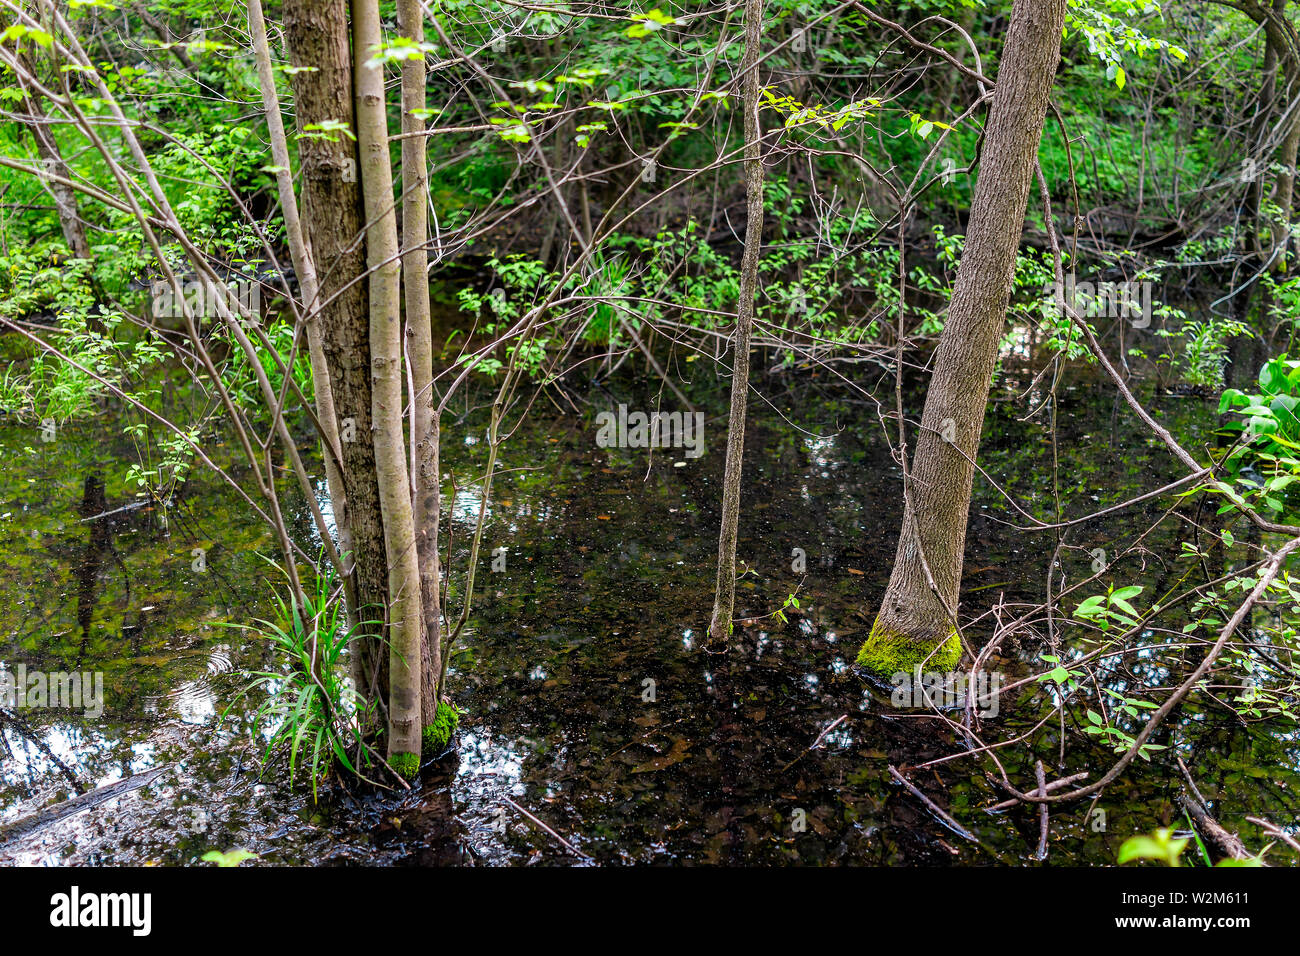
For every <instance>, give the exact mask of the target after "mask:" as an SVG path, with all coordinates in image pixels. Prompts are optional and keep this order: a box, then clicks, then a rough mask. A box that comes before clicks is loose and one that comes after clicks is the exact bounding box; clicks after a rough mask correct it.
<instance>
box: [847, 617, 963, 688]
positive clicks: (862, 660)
mask: <svg viewBox="0 0 1300 956" xmlns="http://www.w3.org/2000/svg"><path fill="white" fill-rule="evenodd" d="M960 660H961V640H960V639H959V638H958V637H957V635H956V634H951V635H949V636H948V638H947V639H946V640H944V641H943V642H942V643H940V644H938V645H935V644H934V643H932V642H930V641H925V640H918V639H917V638H914V637H909V636H908V635H907V634H902V633H900V632H898V631H894V630H891V629H890V628H887V627H882V626H881V623H880V621H879V619H877V621H876V623H875V624H874V625H873V626H872V628H871V635H870V636H869V637H868V638H867V640H866V643H865V644H863V645H862V649H861V650H860V651H858V660H857V662H858V664H859V665H860V666H862V667H865V668H866V669H867V670H869V671H871V672H872V673H875V674H880V675H883V676H886V677H890V676H892V675H894V674H900V673H901V674H911V673H913V672H914V671H915V670H916V669H917V668H918V667H919V668H920V669H921V670H923V671H925V672H927V673H929V672H942V673H947V672H948V671H950V670H953V669H954V668H955V667H956V666H957V662H958V661H960Z"/></svg>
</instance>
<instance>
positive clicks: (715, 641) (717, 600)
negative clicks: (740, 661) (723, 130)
mask: <svg viewBox="0 0 1300 956" xmlns="http://www.w3.org/2000/svg"><path fill="white" fill-rule="evenodd" d="M762 29H763V0H745V53H744V56H743V57H742V58H741V64H740V69H741V74H742V76H743V77H744V96H743V100H744V108H745V197H746V199H747V200H748V204H749V216H748V219H747V220H746V223H745V252H744V256H743V257H742V259H741V264H740V297H739V300H738V302H737V304H736V344H735V350H734V352H733V357H732V366H731V413H730V415H729V417H728V419H727V471H726V475H725V477H724V478H723V484H722V528H721V531H720V533H719V535H718V578H717V583H716V585H715V587H714V599H713V619H712V621H711V622H710V623H709V643H710V644H711V645H713V646H715V647H719V646H722V645H723V644H725V643H726V641H727V640H728V638H729V637H730V636H731V616H732V613H733V611H734V610H735V604H736V537H737V534H738V532H739V528H740V478H741V470H742V465H743V459H744V453H745V409H746V402H747V400H748V398H749V340H750V336H751V334H752V333H753V328H754V298H755V296H756V294H757V292H758V252H759V248H760V247H761V246H762V244H763V152H762V143H761V142H760V139H759V137H760V135H761V129H760V126H759V122H758V93H759V83H758V52H759V45H760V43H761V42H762Z"/></svg>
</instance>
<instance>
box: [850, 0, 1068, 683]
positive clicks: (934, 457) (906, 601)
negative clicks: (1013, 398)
mask: <svg viewBox="0 0 1300 956" xmlns="http://www.w3.org/2000/svg"><path fill="white" fill-rule="evenodd" d="M1065 8H1066V0H1016V2H1015V5H1014V7H1013V8H1012V12H1011V24H1010V28H1009V30H1008V32H1007V41H1006V47H1005V49H1004V52H1003V56H1002V65H1001V67H1000V69H999V71H998V81H997V90H996V92H995V93H994V97H993V103H992V107H991V108H990V111H989V119H988V124H987V128H986V131H985V140H984V150H983V157H984V161H983V163H982V164H981V171H980V175H979V179H978V181H977V183H976V186H975V196H974V201H973V202H972V204H971V216H970V225H969V229H968V234H967V236H966V245H965V251H964V252H963V255H962V259H961V265H960V266H959V268H958V270H957V280H956V284H955V285H954V288H953V295H952V303H951V305H950V308H949V310H948V320H947V323H946V324H945V326H944V329H943V335H942V336H941V337H940V340H939V346H938V349H937V351H936V353H935V357H934V373H933V375H932V377H931V380H930V387H929V390H928V391H927V393H926V401H925V411H924V413H923V415H922V419H921V432H920V436H919V438H918V439H917V449H916V461H915V465H914V467H913V469H912V471H911V474H910V476H908V475H907V474H906V472H905V476H904V478H905V484H904V497H905V499H906V501H905V507H904V516H903V528H902V533H901V535H900V537H899V542H898V552H897V555H896V556H895V559H894V568H893V573H892V575H891V577H890V580H889V587H888V589H887V590H886V591H885V596H884V599H883V600H882V602H881V607H880V612H879V614H878V616H877V617H876V621H875V625H874V626H873V627H872V629H871V635H870V637H869V638H868V639H867V641H866V643H865V644H864V645H863V647H862V650H861V652H860V653H859V655H858V663H859V664H861V665H863V666H864V667H866V668H867V669H869V670H871V671H875V672H877V673H882V674H893V673H897V672H899V671H903V672H911V671H912V670H913V669H914V668H915V667H917V666H918V665H921V664H926V666H927V669H929V670H949V669H951V668H953V667H955V666H956V664H957V662H958V660H959V659H960V657H961V642H960V639H959V637H958V635H957V632H956V619H955V615H956V612H957V602H958V598H959V596H960V585H961V570H962V556H963V552H964V550H965V543H966V519H967V516H968V513H969V510H970V498H971V486H972V481H973V476H974V462H975V459H976V455H977V454H978V452H979V440H980V432H981V430H982V428H983V425H984V412H985V408H986V406H987V404H988V395H989V384H990V381H991V379H992V375H993V368H994V365H995V364H996V362H997V356H998V343H999V341H1000V340H1001V338H1002V330H1003V327H1004V325H1005V323H1006V312H1007V303H1008V300H1009V298H1010V293H1011V281H1012V277H1013V275H1014V273H1015V264H1016V251H1017V249H1018V248H1019V245H1020V238H1021V234H1022V232H1023V230H1024V221H1025V210H1026V207H1027V205H1028V200H1029V188H1030V183H1031V181H1032V179H1033V174H1034V168H1035V162H1036V160H1037V156H1038V146H1039V141H1040V139H1041V137H1042V131H1043V119H1044V117H1045V115H1046V111H1047V102H1048V97H1049V95H1050V93H1051V89H1052V79H1053V76H1054V74H1055V72H1056V66H1057V63H1058V62H1059V59H1060V49H1061V30H1062V28H1063V25H1064V22H1065ZM948 439H950V440H948ZM905 453H906V448H905V446H904V454H905ZM909 477H910V480H908V479H909ZM927 662H928V663H927Z"/></svg>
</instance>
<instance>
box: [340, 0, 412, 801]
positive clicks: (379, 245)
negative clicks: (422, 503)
mask: <svg viewBox="0 0 1300 956" xmlns="http://www.w3.org/2000/svg"><path fill="white" fill-rule="evenodd" d="M381 42H382V32H381V30H380V25H379V4H378V0H353V4H352V50H353V57H354V60H353V63H354V66H353V76H354V83H355V86H356V99H357V141H358V145H359V147H360V150H361V191H362V195H363V197H364V201H365V212H366V224H367V225H366V265H367V267H368V269H369V270H370V370H371V373H370V381H371V407H370V414H371V418H372V420H373V422H374V426H373V427H374V436H375V470H376V472H377V474H378V478H379V505H380V509H381V510H382V512H383V519H384V543H385V551H386V556H387V559H388V594H389V605H388V613H389V620H388V641H389V651H390V655H389V664H388V762H389V764H390V765H391V766H392V767H393V769H394V770H395V771H396V772H398V773H399V774H402V775H403V776H413V775H414V774H415V771H416V770H417V769H418V768H419V762H420V732H421V730H422V724H421V721H420V674H421V664H420V622H421V614H422V605H421V599H420V566H419V561H418V559H417V555H416V548H415V527H414V521H413V515H412V510H411V484H410V478H409V475H408V474H407V465H406V436H405V431H404V429H403V421H402V377H403V376H402V331H401V326H402V324H401V294H402V289H401V272H402V265H401V261H400V260H399V258H398V254H399V249H398V243H397V207H396V205H395V204H394V201H393V170H392V165H391V158H390V156H389V152H388V120H387V116H386V110H385V105H386V104H385V101H384V72H383V69H382V68H379V67H374V66H370V65H367V61H368V60H369V59H370V58H371V57H372V56H373V55H374V52H375V51H376V50H377V49H378V47H379V46H380V44H381Z"/></svg>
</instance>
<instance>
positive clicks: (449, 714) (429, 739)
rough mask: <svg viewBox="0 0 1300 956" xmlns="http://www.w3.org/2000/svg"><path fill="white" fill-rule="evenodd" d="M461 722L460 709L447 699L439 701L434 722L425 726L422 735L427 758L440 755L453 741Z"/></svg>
mask: <svg viewBox="0 0 1300 956" xmlns="http://www.w3.org/2000/svg"><path fill="white" fill-rule="evenodd" d="M459 724H460V711H458V710H457V709H456V707H455V705H453V704H449V703H447V702H446V701H445V700H443V701H439V702H438V712H437V713H436V714H434V716H433V723H431V724H429V726H427V727H425V728H424V733H423V734H422V736H421V740H422V741H423V746H422V748H421V749H422V750H423V752H424V758H425V759H426V760H429V759H432V758H433V757H439V756H441V755H442V753H443V751H445V750H446V749H447V744H449V743H451V736H452V734H454V733H455V732H456V727H457V726H459Z"/></svg>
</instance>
